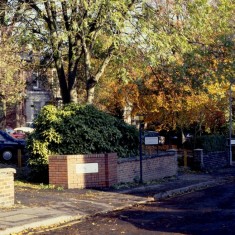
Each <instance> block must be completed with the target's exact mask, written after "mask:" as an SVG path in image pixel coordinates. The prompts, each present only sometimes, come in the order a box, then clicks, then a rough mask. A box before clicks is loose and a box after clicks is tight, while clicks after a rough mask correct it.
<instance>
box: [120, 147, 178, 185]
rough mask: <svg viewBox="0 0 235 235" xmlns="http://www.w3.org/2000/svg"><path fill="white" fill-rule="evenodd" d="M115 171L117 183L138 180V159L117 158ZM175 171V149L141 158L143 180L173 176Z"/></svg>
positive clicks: (176, 164) (176, 169) (176, 165)
mask: <svg viewBox="0 0 235 235" xmlns="http://www.w3.org/2000/svg"><path fill="white" fill-rule="evenodd" d="M117 171H118V173H117V177H118V183H127V182H133V181H138V180H139V179H140V161H139V160H138V159H136V158H135V159H129V158H127V159H119V160H118V165H117ZM177 171H178V162H177V152H176V151H175V150H173V151H172V150H169V151H166V152H165V153H161V154H159V155H155V156H149V157H144V158H143V161H142V177H143V182H147V181H151V180H158V179H162V178H165V177H170V176H174V175H176V174H177Z"/></svg>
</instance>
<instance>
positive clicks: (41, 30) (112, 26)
mask: <svg viewBox="0 0 235 235" xmlns="http://www.w3.org/2000/svg"><path fill="white" fill-rule="evenodd" d="M142 2H143V1H139V0H122V1H120V0H113V1H106V0H99V1H87V0H79V1H72V0H68V1H64V0H50V1H44V0H37V1H35V0H19V1H18V3H19V4H20V5H19V6H20V11H19V17H18V20H19V22H21V26H22V29H23V30H22V31H21V33H22V35H24V40H26V39H28V41H31V42H32V41H33V42H34V43H33V44H34V45H37V46H38V48H37V49H39V50H40V53H42V54H44V57H46V58H51V59H52V60H53V62H54V64H55V68H56V70H57V73H58V78H59V85H60V90H61V95H62V99H63V102H64V103H69V102H71V101H73V100H76V93H77V90H76V86H81V84H85V89H86V91H87V98H86V100H87V102H88V103H92V102H93V101H94V91H95V86H96V84H97V83H98V82H99V80H100V78H101V76H102V75H103V74H104V71H105V69H106V67H107V65H108V64H109V62H110V60H111V58H112V56H113V55H114V54H115V52H116V49H117V48H118V47H119V45H120V44H121V42H123V41H125V40H126V37H127V36H126V34H130V33H131V31H130V28H131V27H132V24H131V22H132V19H133V18H134V16H135V14H139V12H140V11H139V10H138V9H137V7H141V3H142ZM25 36H27V37H28V38H27V37H25Z"/></svg>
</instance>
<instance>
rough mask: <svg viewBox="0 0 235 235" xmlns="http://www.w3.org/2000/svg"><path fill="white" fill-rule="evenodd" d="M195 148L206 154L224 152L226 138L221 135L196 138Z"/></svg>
mask: <svg viewBox="0 0 235 235" xmlns="http://www.w3.org/2000/svg"><path fill="white" fill-rule="evenodd" d="M196 148H202V149H203V150H204V151H206V152H214V151H225V150H226V137H225V136H223V135H205V136H200V137H197V138H196Z"/></svg>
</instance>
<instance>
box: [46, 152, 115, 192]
mask: <svg viewBox="0 0 235 235" xmlns="http://www.w3.org/2000/svg"><path fill="white" fill-rule="evenodd" d="M49 183H50V184H53V185H56V186H63V187H65V188H70V189H71V188H91V187H110V186H112V185H114V184H116V183H117V154H115V153H109V154H87V155H55V156H50V157H49Z"/></svg>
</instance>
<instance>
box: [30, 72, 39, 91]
mask: <svg viewBox="0 0 235 235" xmlns="http://www.w3.org/2000/svg"><path fill="white" fill-rule="evenodd" d="M32 86H33V90H41V87H40V82H39V76H38V73H33V75H32Z"/></svg>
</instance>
